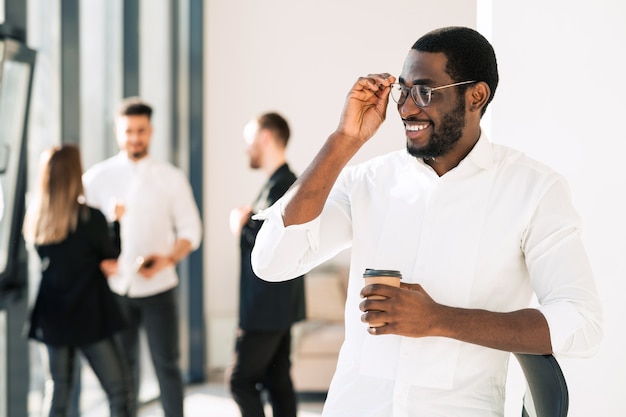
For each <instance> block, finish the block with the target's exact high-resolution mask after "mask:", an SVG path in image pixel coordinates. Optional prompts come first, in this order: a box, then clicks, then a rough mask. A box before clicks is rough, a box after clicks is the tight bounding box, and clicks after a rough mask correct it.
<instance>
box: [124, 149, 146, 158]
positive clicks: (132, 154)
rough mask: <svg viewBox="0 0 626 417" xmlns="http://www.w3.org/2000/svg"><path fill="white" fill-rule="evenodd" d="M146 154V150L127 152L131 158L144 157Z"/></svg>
mask: <svg viewBox="0 0 626 417" xmlns="http://www.w3.org/2000/svg"><path fill="white" fill-rule="evenodd" d="M146 155H148V151H147V150H142V151H136V152H128V156H130V158H131V159H141V158H144V157H145V156H146Z"/></svg>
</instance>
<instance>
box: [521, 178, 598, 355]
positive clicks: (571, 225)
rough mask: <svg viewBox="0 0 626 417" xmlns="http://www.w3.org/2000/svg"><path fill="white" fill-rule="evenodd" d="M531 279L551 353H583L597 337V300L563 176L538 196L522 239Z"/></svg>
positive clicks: (593, 345) (595, 346)
mask: <svg viewBox="0 0 626 417" xmlns="http://www.w3.org/2000/svg"><path fill="white" fill-rule="evenodd" d="M525 253H526V261H527V265H528V269H529V273H530V277H531V283H532V285H533V288H534V290H535V294H536V295H537V300H538V301H539V305H540V307H539V310H540V311H541V312H542V313H543V315H544V317H545V318H546V321H547V322H548V326H549V329H550V337H551V342H552V349H553V351H554V352H555V353H557V354H562V355H566V356H579V357H587V356H591V355H593V354H595V353H596V351H597V350H598V348H599V346H600V343H601V341H602V337H603V331H602V322H603V319H602V306H601V303H600V300H599V297H598V294H597V290H596V285H595V281H594V277H593V272H592V270H591V266H590V263H589V260H588V257H587V254H586V251H585V249H584V245H583V242H582V238H581V232H580V219H579V216H578V214H577V213H576V211H575V209H574V208H573V205H572V204H571V196H570V192H569V188H568V186H567V184H566V183H565V181H563V180H560V181H556V182H555V183H554V184H553V185H552V186H551V187H550V188H549V189H548V191H547V192H546V194H545V195H544V196H543V198H542V199H541V201H540V203H539V205H538V207H537V210H536V212H535V214H534V216H533V221H532V222H531V227H530V229H529V233H528V236H527V239H526V240H525Z"/></svg>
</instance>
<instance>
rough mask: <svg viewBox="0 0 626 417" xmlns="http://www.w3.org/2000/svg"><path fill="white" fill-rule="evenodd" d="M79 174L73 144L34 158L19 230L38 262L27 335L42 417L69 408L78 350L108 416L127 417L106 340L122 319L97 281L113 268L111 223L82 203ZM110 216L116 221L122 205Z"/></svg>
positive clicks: (122, 384)
mask: <svg viewBox="0 0 626 417" xmlns="http://www.w3.org/2000/svg"><path fill="white" fill-rule="evenodd" d="M81 177H82V167H81V162H80V153H79V150H78V148H77V147H75V146H73V145H63V146H58V147H54V148H51V149H49V150H48V151H46V152H44V153H43V154H42V159H41V166H40V174H39V188H38V189H37V190H36V193H35V195H34V196H33V199H32V202H31V204H29V207H28V210H27V213H26V217H25V221H24V228H23V232H24V238H25V240H26V242H27V243H29V244H31V245H33V246H34V248H35V249H36V251H37V253H38V254H39V257H40V259H41V281H40V285H39V291H38V294H37V298H36V301H35V304H34V307H33V309H32V311H31V316H30V322H29V323H28V336H29V337H30V338H32V339H35V340H38V341H40V342H43V343H45V345H46V347H47V352H48V364H49V369H50V374H51V378H52V384H53V389H52V399H51V404H50V411H49V416H50V417H53V416H54V417H57V416H58V417H65V416H66V415H67V412H68V410H69V408H70V401H71V392H72V384H73V376H74V366H75V364H76V363H77V362H76V361H75V357H76V354H77V352H78V351H80V352H81V353H82V354H83V356H84V357H85V358H86V359H87V362H88V363H89V365H90V366H91V368H92V369H93V371H94V373H95V375H96V376H97V378H98V380H99V381H100V383H101V384H102V388H103V389H104V391H105V392H106V395H107V397H108V400H109V405H110V411H111V416H115V417H128V416H129V415H130V414H129V413H130V404H131V403H132V393H133V390H132V388H131V386H130V383H131V382H130V375H129V373H128V369H127V366H126V364H125V362H124V359H123V356H122V355H121V352H120V351H119V349H118V347H117V346H116V344H115V342H114V339H113V335H114V334H115V333H117V332H119V331H120V330H122V329H123V328H124V325H125V322H124V320H123V317H122V314H121V311H120V309H119V307H118V305H117V302H116V300H115V297H114V295H113V293H112V292H111V290H110V289H109V286H108V284H107V281H106V276H105V274H112V273H114V272H115V270H116V269H117V261H116V258H117V256H118V255H119V253H120V239H119V223H117V222H115V223H114V224H113V225H112V227H109V225H108V224H107V221H106V219H105V217H104V215H103V214H102V213H101V212H100V211H98V210H97V209H94V208H92V207H89V206H86V205H85V203H84V199H83V185H82V181H81ZM115 213H116V217H119V216H121V215H122V214H123V208H122V207H120V206H118V207H117V209H116V210H115ZM111 230H112V233H111ZM111 234H112V235H113V236H111Z"/></svg>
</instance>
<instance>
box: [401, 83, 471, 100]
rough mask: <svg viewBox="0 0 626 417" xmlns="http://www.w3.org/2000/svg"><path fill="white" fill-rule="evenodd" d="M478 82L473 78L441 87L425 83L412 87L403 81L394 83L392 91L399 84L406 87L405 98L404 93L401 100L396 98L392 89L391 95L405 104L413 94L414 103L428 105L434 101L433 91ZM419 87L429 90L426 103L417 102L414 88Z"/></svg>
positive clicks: (403, 87) (402, 87)
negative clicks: (402, 82)
mask: <svg viewBox="0 0 626 417" xmlns="http://www.w3.org/2000/svg"><path fill="white" fill-rule="evenodd" d="M477 82H478V81H476V80H473V81H461V82H458V83H452V84H447V85H442V86H440V87H429V86H427V85H424V84H414V85H412V86H411V87H407V86H406V85H404V84H401V83H393V84H391V86H390V87H391V91H393V89H394V88H395V87H396V86H399V87H400V88H401V89H405V90H406V91H407V94H406V96H405V97H404V100H402V95H403V94H400V100H396V98H395V97H394V96H393V94H392V93H391V91H390V95H391V98H392V99H393V101H395V102H396V103H397V104H399V105H403V104H404V103H406V99H407V97H409V96H411V100H413V103H415V105H416V106H417V107H428V106H430V103H432V101H433V91H436V90H442V89H444V88H450V87H456V86H459V85H465V84H471V83H477ZM417 88H424V89H426V90H427V91H428V102H427V103H426V104H420V103H418V102H417V100H415V97H414V96H413V91H414V89H417ZM420 97H421V96H420ZM420 101H421V100H420Z"/></svg>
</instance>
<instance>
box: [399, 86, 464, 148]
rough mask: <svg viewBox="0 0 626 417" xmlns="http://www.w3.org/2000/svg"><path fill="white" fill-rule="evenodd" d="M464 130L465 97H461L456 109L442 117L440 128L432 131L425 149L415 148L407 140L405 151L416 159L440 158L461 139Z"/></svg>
mask: <svg viewBox="0 0 626 417" xmlns="http://www.w3.org/2000/svg"><path fill="white" fill-rule="evenodd" d="M464 128H465V97H464V96H461V98H460V100H459V103H458V105H457V106H456V108H455V109H454V110H452V111H451V112H449V113H447V114H446V115H445V116H443V118H442V120H441V126H440V128H439V129H437V130H433V134H432V135H431V137H430V140H429V141H428V144H427V145H426V146H425V147H423V148H415V147H413V146H411V142H410V141H409V140H407V143H406V150H407V152H408V153H409V154H410V155H412V156H414V157H416V158H423V159H434V158H437V157H440V156H442V155H445V154H446V153H448V152H449V151H450V150H451V149H452V148H453V147H454V145H456V143H457V142H458V141H459V140H460V139H461V136H462V135H463V129H464Z"/></svg>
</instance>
